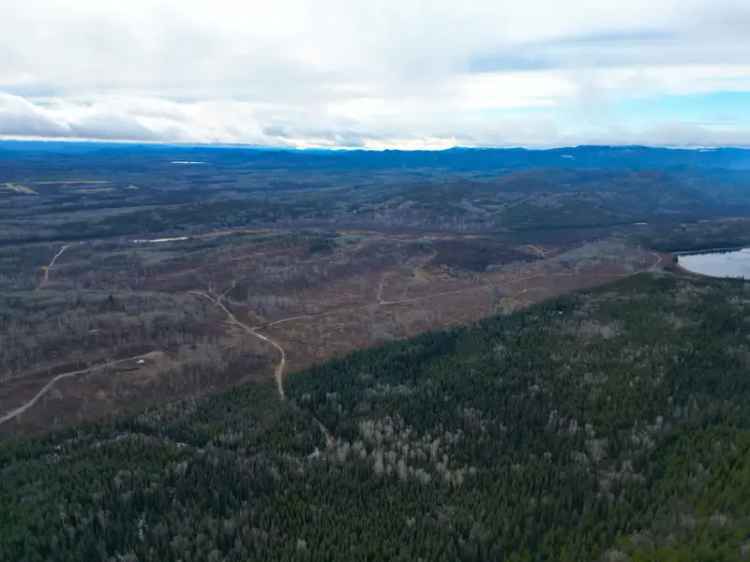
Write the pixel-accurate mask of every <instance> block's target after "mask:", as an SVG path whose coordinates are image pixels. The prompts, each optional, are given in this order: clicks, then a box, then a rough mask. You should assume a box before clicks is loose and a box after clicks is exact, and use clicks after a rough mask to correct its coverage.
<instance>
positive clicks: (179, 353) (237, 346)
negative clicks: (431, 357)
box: [0, 229, 668, 433]
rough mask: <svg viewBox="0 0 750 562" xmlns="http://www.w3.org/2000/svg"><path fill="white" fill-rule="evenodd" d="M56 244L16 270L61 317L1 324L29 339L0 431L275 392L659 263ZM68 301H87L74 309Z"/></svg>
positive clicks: (279, 234) (378, 240)
mask: <svg viewBox="0 0 750 562" xmlns="http://www.w3.org/2000/svg"><path fill="white" fill-rule="evenodd" d="M60 250H61V247H60V245H57V246H54V247H53V246H50V247H49V248H48V249H46V250H45V251H37V253H38V254H40V255H47V256H48V259H49V260H50V261H47V262H46V263H35V264H31V265H29V267H30V269H29V270H28V271H27V274H28V275H29V276H30V277H33V278H34V279H35V284H36V288H35V290H34V291H32V294H33V295H34V298H37V299H44V298H48V297H49V298H50V299H53V298H59V299H62V300H64V301H65V303H64V304H61V305H60V306H61V307H62V308H61V311H58V312H56V313H55V318H58V319H59V317H60V315H63V316H62V317H64V318H69V319H70V320H69V326H67V327H66V326H65V325H61V324H60V321H59V320H56V321H55V322H56V323H55V322H51V323H49V324H44V323H43V322H41V321H33V322H32V321H31V320H30V319H29V320H28V323H27V324H23V321H22V320H19V323H18V324H13V326H16V328H14V329H15V330H16V331H17V335H16V336H15V337H16V339H15V340H9V341H11V342H13V341H14V342H24V338H26V340H31V339H33V341H34V342H36V343H35V346H36V347H34V346H31V351H29V352H28V354H27V355H28V357H27V356H22V355H21V354H19V355H18V357H16V356H12V357H10V358H8V360H7V362H6V363H7V365H8V366H7V367H6V372H5V373H4V374H3V373H0V422H2V423H0V432H5V433H19V432H36V431H43V430H48V429H50V428H55V427H62V426H65V425H68V424H71V423H74V422H79V421H82V420H89V419H96V418H101V417H106V416H110V415H114V414H119V413H122V412H126V411H134V410H137V409H140V408H143V407H145V406H148V405H153V404H158V403H161V402H164V401H168V400H173V399H179V398H184V397H189V396H196V395H200V394H205V393H208V392H213V391H217V390H220V389H225V388H228V387H231V386H233V385H236V384H239V383H242V382H246V381H251V380H268V379H271V378H272V377H274V374H275V375H276V376H277V379H279V380H278V382H279V384H280V391H283V386H282V385H283V377H284V376H286V375H287V374H288V373H289V372H295V371H300V370H303V369H305V368H306V367H309V366H311V365H314V364H316V363H319V362H322V361H325V360H327V359H330V358H332V357H337V356H342V355H344V354H346V353H349V352H351V351H352V350H355V349H360V348H365V347H369V346H374V345H379V344H382V343H384V342H387V341H390V340H395V339H401V338H406V337H410V336H413V335H416V334H419V333H420V332H424V331H427V330H434V329H440V328H445V327H449V326H455V325H460V324H466V323H470V322H473V321H476V320H479V319H481V318H483V317H486V316H489V315H493V314H505V313H508V312H511V311H513V310H516V309H519V308H522V307H525V306H528V305H530V304H532V303H535V302H539V301H541V300H544V299H547V298H550V297H553V296H556V295H560V294H563V293H567V292H570V291H575V290H579V289H583V288H587V287H592V286H596V285H600V284H603V283H607V282H609V281H613V280H615V279H618V278H621V277H623V276H627V275H631V274H633V273H636V272H639V271H644V270H649V269H656V268H660V267H661V266H662V264H667V263H668V260H665V257H664V256H663V255H660V254H656V253H653V252H649V251H645V250H642V249H640V248H637V247H634V246H631V245H628V244H626V243H625V242H623V241H622V240H620V239H617V238H607V239H601V240H596V241H590V242H585V243H578V244H577V245H573V244H561V245H558V246H555V245H548V246H539V245H532V244H519V245H516V246H514V245H509V244H508V243H506V242H500V241H497V240H494V239H492V238H488V237H481V236H458V235H456V236H450V235H445V234H440V235H429V234H410V233H383V232H370V231H340V232H336V233H334V232H322V233H321V232H312V231H311V232H304V233H300V232H291V231H285V230H276V231H274V230H267V229H266V230H262V231H250V230H235V231H222V232H212V233H209V234H204V235H201V236H196V237H189V239H187V240H176V241H167V242H152V243H145V242H141V243H134V242H133V240H116V241H113V240H108V241H98V242H87V243H80V244H74V245H70V246H68V247H67V248H66V249H65V251H64V252H62V253H61V252H60ZM55 256H56V258H55ZM24 294H25V293H24ZM71 295H78V296H77V297H76V298H77V299H79V301H80V298H81V297H80V295H84V297H85V298H89V297H86V295H89V296H90V299H91V302H90V303H88V304H85V307H88V308H86V313H85V314H84V313H83V312H81V310H82V309H81V306H82V305H81V304H80V302H79V301H76V300H75V299H74V300H71V299H72V298H73V297H72V296H71ZM85 298H84V300H85ZM66 299H67V300H66ZM66 307H67V308H66ZM76 311H78V312H76ZM24 314H26V313H24ZM77 314H78V316H76V315H77ZM144 318H145V319H144ZM123 323H124V324H123ZM123 325H125V326H132V328H128V329H127V330H124V329H123V328H122V326H123ZM56 330H59V331H60V333H59V334H58V336H59V338H58V339H55V337H52V336H51V335H50V333H55V331H56ZM0 343H2V342H0ZM282 355H283V359H284V362H281V360H282ZM35 398H36V399H35ZM34 399H35V401H34V402H33V403H32V404H29V403H30V402H31V401H32V400H34ZM26 406H28V407H27V408H26V409H25V410H23V411H22V412H19V411H18V409H22V408H24V407H26ZM14 412H15V414H14ZM5 418H7V419H5Z"/></svg>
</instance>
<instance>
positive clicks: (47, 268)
mask: <svg viewBox="0 0 750 562" xmlns="http://www.w3.org/2000/svg"><path fill="white" fill-rule="evenodd" d="M68 248H70V244H65V245H64V246H63V247H62V248H60V250H59V251H58V252H57V253H56V254H55V255H54V256H53V258H52V261H51V262H49V264H48V265H46V266H44V267H42V271H44V275H43V276H42V280H41V281H40V282H39V287H38V288H39V289H42V288H44V287H45V286H46V285H47V283H48V282H49V272H50V270H51V269H52V268H53V267H55V263H57V260H58V259H59V258H60V256H62V255H63V254H64V253H65V250H67V249H68ZM0 423H1V422H0Z"/></svg>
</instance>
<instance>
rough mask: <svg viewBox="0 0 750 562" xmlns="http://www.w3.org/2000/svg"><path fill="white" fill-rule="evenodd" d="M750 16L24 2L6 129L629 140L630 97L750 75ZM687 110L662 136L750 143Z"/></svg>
mask: <svg viewBox="0 0 750 562" xmlns="http://www.w3.org/2000/svg"><path fill="white" fill-rule="evenodd" d="M0 1H5V2H10V1H11V0H0ZM749 26H750V5H748V3H747V2H746V1H745V0H742V1H739V0H736V1H734V0H714V1H709V0H682V1H677V0H661V1H660V2H651V1H646V0H633V1H632V2H627V3H624V2H621V1H619V0H617V1H615V0H610V1H604V0H598V1H594V0H579V1H576V2H557V1H556V0H525V1H524V2H509V1H505V2H503V1H497V0H494V1H493V0H476V1H473V2H469V3H464V4H461V5H457V4H456V3H455V2H447V1H444V0H432V1H429V2H427V1H416V2H397V1H395V0H384V1H381V2H377V3H361V2H357V1H355V0H349V1H344V0H335V1H321V2H311V1H309V0H307V1H302V0H276V1H275V2H273V3H271V2H259V1H257V0H256V1H251V2H247V3H240V2H235V1H229V0H213V1H212V2H205V1H198V0H181V1H177V0H161V1H159V2H154V1H153V0H129V1H128V2H122V3H113V2H98V1H93V0H73V1H72V2H68V3H63V2H60V1H58V0H26V1H25V2H23V3H17V2H13V6H12V7H8V8H7V9H5V10H3V18H2V19H0V92H5V95H2V96H0V135H6V136H9V135H12V136H24V135H26V136H51V137H91V138H104V139H131V140H168V141H180V142H246V143H252V144H273V145H292V146H310V145H320V146H341V145H349V146H368V147H388V146H403V147H410V146H420V147H442V146H448V145H451V144H454V143H459V144H478V145H488V144H533V145H549V144H559V143H563V142H565V141H567V140H571V141H580V142H591V141H592V140H594V138H600V136H601V131H608V132H607V133H606V134H605V135H604V137H602V138H609V137H610V135H612V134H620V135H621V136H622V138H621V142H622V141H624V139H625V138H626V137H627V138H640V136H639V135H645V134H646V132H645V131H638V130H634V128H633V127H634V125H633V124H632V123H628V122H615V121H612V119H613V117H612V115H611V112H610V111H609V108H610V107H612V106H613V105H616V104H617V103H618V102H619V101H622V100H628V99H632V98H638V97H645V96H663V95H690V94H704V93H711V92H717V91H740V92H750V65H749V64H747V57H746V53H748V52H750V33H747V30H748V27H749ZM570 115H575V116H576V119H575V120H574V121H575V122H576V123H577V125H576V126H573V127H571V124H570V123H571V119H570ZM677 125H679V124H675V126H673V127H671V128H665V129H663V131H664V132H663V134H660V136H659V138H662V139H663V140H664V142H665V143H668V144H672V143H674V142H668V141H669V138H668V137H669V136H670V133H669V131H672V133H671V134H672V135H673V136H674V139H673V141H677V140H678V139H680V138H688V137H690V138H691V139H692V138H693V137H694V136H695V135H701V134H702V135H704V137H705V138H711V139H725V138H727V139H729V138H731V139H735V143H736V142H740V141H741V142H742V143H743V144H748V143H750V138H749V137H748V136H747V134H746V132H745V131H743V130H742V129H741V127H740V125H737V127H736V128H735V129H732V130H731V131H727V130H725V129H724V130H715V129H711V128H707V127H706V126H705V125H701V126H700V127H697V126H695V125H694V124H692V123H690V122H687V121H686V122H684V123H682V124H681V126H682V127H683V128H679V127H677ZM687 129H689V130H690V131H691V133H690V134H689V135H686V134H685V133H684V130H687ZM680 131H682V132H680ZM614 141H617V139H614ZM610 142H612V141H611V140H610ZM691 142H692V141H691ZM705 144H707V143H705Z"/></svg>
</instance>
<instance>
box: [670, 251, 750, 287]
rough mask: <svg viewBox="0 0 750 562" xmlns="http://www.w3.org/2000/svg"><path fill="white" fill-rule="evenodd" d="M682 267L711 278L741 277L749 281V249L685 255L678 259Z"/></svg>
mask: <svg viewBox="0 0 750 562" xmlns="http://www.w3.org/2000/svg"><path fill="white" fill-rule="evenodd" d="M678 261H679V263H680V265H681V266H682V267H684V268H685V269H687V270H688V271H692V272H693V273H700V274H701V275H710V276H711V277H741V278H743V279H750V248H743V249H742V250H729V251H721V250H717V251H715V252H706V253H703V254H686V255H682V256H679V257H678Z"/></svg>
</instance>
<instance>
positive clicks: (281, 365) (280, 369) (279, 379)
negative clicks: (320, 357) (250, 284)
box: [190, 291, 286, 400]
mask: <svg viewBox="0 0 750 562" xmlns="http://www.w3.org/2000/svg"><path fill="white" fill-rule="evenodd" d="M190 293H191V294H193V295H197V296H200V297H203V298H205V299H208V300H209V301H210V302H212V303H213V304H215V305H216V306H218V307H219V308H221V309H222V310H223V311H224V314H226V315H227V318H228V319H229V323H230V324H234V325H235V326H237V327H239V328H240V329H242V330H244V331H245V332H246V333H248V334H250V335H251V336H254V337H256V338H258V339H260V340H263V341H264V342H266V343H269V344H271V345H272V346H273V347H275V348H276V350H277V351H278V352H279V362H278V363H277V364H276V368H275V369H274V379H276V388H277V389H278V391H279V398H281V399H282V400H285V399H286V394H285V393H284V370H285V369H286V351H284V348H283V347H281V345H280V344H279V343H278V342H277V341H275V340H273V339H271V338H269V337H268V336H264V335H263V334H261V333H259V332H258V330H259V329H260V328H261V326H257V327H252V326H248V325H247V324H245V323H244V322H241V321H240V320H239V319H238V318H237V317H236V316H235V315H234V313H233V312H232V311H231V310H229V309H228V308H227V307H226V305H225V304H224V302H223V301H222V297H214V296H213V295H211V294H210V293H204V292H202V291H190Z"/></svg>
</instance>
